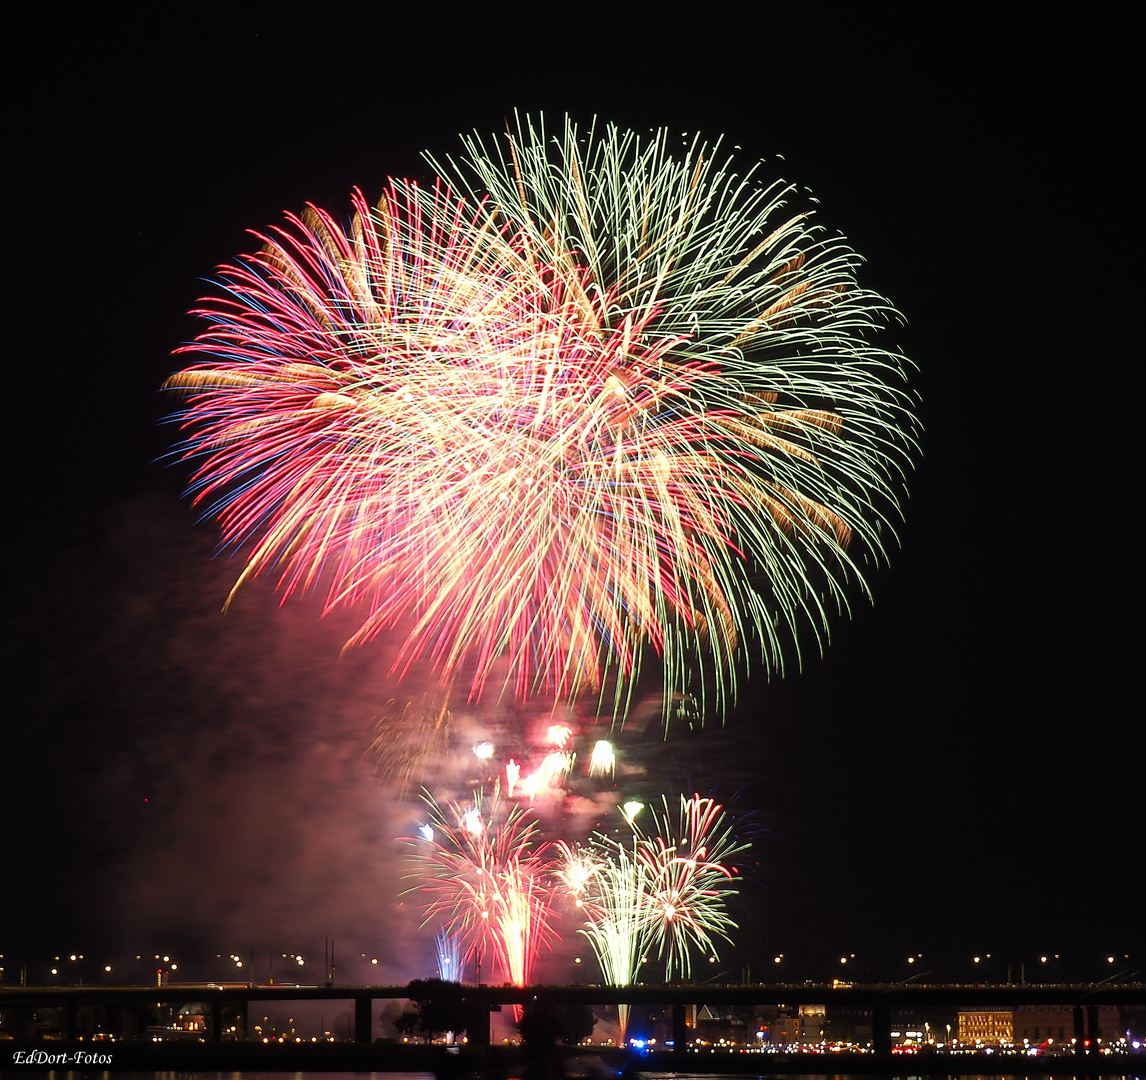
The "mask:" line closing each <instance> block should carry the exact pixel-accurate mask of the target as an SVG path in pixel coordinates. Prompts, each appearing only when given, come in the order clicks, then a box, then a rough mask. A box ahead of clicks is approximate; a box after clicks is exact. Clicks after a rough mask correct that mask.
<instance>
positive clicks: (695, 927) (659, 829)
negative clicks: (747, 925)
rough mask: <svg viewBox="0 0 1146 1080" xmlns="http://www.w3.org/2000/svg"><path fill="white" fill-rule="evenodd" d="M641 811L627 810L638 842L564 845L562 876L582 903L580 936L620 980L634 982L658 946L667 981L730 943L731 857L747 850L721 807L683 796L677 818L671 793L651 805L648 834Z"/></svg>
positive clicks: (597, 839)
mask: <svg viewBox="0 0 1146 1080" xmlns="http://www.w3.org/2000/svg"><path fill="white" fill-rule="evenodd" d="M641 809H643V804H641V803H627V804H625V807H624V808H623V809H622V813H623V816H624V817H625V820H626V821H627V822H628V824H629V826H630V827H631V828H632V830H633V837H632V843H631V845H630V844H627V843H625V842H623V841H620V840H617V839H615V838H613V837H611V836H607V835H605V834H603V833H597V834H595V835H594V836H593V837H592V838H591V841H590V844H589V846H588V848H583V847H575V846H573V847H571V846H570V845H568V844H564V843H562V844H561V845H559V850H560V853H561V863H560V869H559V871H558V876H559V878H560V880H561V881H562V882H563V883H564V885H565V886H566V888H567V889H568V891H569V893H570V895H571V896H573V898H574V900H575V902H576V903H577V906H578V907H580V908H582V910H583V912H584V915H585V919H586V925H585V926H584V927H583V928H582V929H581V930H580V933H581V934H583V935H584V936H585V937H586V938H587V939H588V940H589V943H590V945H591V946H592V948H593V952H594V953H595V955H596V957H597V962H598V963H599V964H600V966H601V974H602V976H603V977H604V979H605V981H606V982H608V983H610V984H611V985H613V986H626V985H629V984H631V983H634V982H636V980H637V975H638V973H639V971H640V968H641V965H642V964H643V963H645V962H646V960H647V959H648V957H649V956H650V955H651V954H652V953H653V952H654V951H655V953H656V955H657V957H658V959H661V960H663V961H664V963H665V975H666V978H668V979H670V980H671V979H672V978H673V977H674V976H675V975H677V974H680V975H684V976H687V975H688V973H689V970H690V959H689V955H690V951H691V950H692V949H703V950H704V951H705V952H706V953H710V954H714V952H715V943H716V940H717V939H724V940H728V939H729V936H728V931H729V930H731V929H732V928H733V926H734V924H733V922H732V920H731V918H730V917H729V915H728V912H727V903H728V900H729V899H730V898H731V897H732V896H733V895H735V893H736V891H737V888H736V880H735V876H736V875H735V870H734V869H733V868H732V867H731V866H730V865H729V862H730V860H731V859H733V858H734V857H735V856H736V855H737V854H738V853H740V852H741V851H743V850H744V847H743V845H741V844H740V843H739V842H738V841H737V840H736V839H735V837H734V836H733V833H732V829H731V826H730V825H729V824H728V822H727V819H726V818H725V816H724V814H723V810H722V808H721V806H720V805H719V804H717V803H716V802H714V801H713V800H712V799H705V798H701V797H700V796H699V795H694V796H693V797H692V798H691V799H686V798H685V797H684V796H681V797H680V803H679V806H678V807H677V809H676V813H675V815H674V814H673V813H671V812H670V809H669V803H668V801H667V800H665V801H664V803H663V809H661V810H657V809H656V808H650V811H651V815H652V829H651V830H650V831H649V832H648V833H647V834H646V833H644V832H642V831H641V830H640V829H639V828H638V827H637V824H636V818H637V815H638V814H639V813H640V810H641Z"/></svg>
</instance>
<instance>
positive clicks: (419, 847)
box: [406, 796, 553, 986]
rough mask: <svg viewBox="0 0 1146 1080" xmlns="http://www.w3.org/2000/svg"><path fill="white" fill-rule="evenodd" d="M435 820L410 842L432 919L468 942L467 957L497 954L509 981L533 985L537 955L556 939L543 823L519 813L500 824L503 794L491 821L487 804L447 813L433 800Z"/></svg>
mask: <svg viewBox="0 0 1146 1080" xmlns="http://www.w3.org/2000/svg"><path fill="white" fill-rule="evenodd" d="M427 803H428V805H429V808H430V821H429V822H428V823H427V825H425V826H423V828H422V830H420V835H419V837H417V838H408V839H407V841H406V842H407V844H408V845H409V846H410V849H411V859H412V863H413V873H412V874H411V876H412V877H415V878H417V879H418V880H419V882H420V884H419V885H417V886H415V889H414V890H411V891H417V892H418V893H420V894H423V896H424V904H423V906H424V910H425V915H426V921H427V922H428V921H430V920H431V919H434V918H440V919H442V920H443V921H444V923H445V925H446V932H447V933H448V934H451V935H456V936H457V938H458V939H459V940H460V941H462V942H464V943H465V948H466V959H469V958H470V957H473V956H477V957H479V958H480V957H482V956H485V955H492V956H493V958H494V960H495V962H496V963H497V965H498V967H499V968H500V969H501V971H502V972H503V974H504V976H505V978H506V980H507V981H508V982H510V983H512V984H513V985H514V986H526V985H527V984H528V983H529V979H530V975H531V973H532V970H533V964H534V961H535V960H536V958H537V955H538V952H539V951H540V950H541V949H542V948H543V947H545V946H547V945H548V944H549V943H550V941H551V940H552V937H553V930H552V927H551V920H552V915H553V909H552V906H551V903H550V893H551V889H550V886H549V877H550V874H551V870H552V865H551V862H550V860H549V857H548V848H547V845H545V844H540V843H538V841H537V823H536V821H535V820H534V819H532V818H530V817H529V816H528V815H527V814H526V812H525V811H524V810H522V809H521V808H520V807H514V808H512V809H511V810H510V811H509V813H508V815H507V816H506V817H505V820H504V821H502V822H501V823H500V824H499V823H498V822H497V820H496V819H497V817H498V813H499V810H498V800H497V798H496V796H495V797H494V799H493V800H492V805H491V807H490V819H489V820H487V819H486V818H485V817H484V816H483V814H482V811H481V799H480V797H475V799H474V801H473V802H472V803H468V804H461V803H453V802H451V803H447V804H446V805H445V807H440V806H439V805H438V804H437V803H436V802H434V801H433V800H432V799H427Z"/></svg>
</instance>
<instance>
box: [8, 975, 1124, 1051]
mask: <svg viewBox="0 0 1146 1080" xmlns="http://www.w3.org/2000/svg"><path fill="white" fill-rule="evenodd" d="M421 985H422V986H423V987H425V986H426V984H421ZM430 985H431V986H433V984H430ZM435 992H436V993H439V994H441V995H442V996H443V997H446V996H448V1000H449V1003H450V1004H452V1005H454V1006H456V1007H459V1008H460V1010H461V1012H462V1015H464V1017H465V1018H466V1022H465V1025H464V1030H465V1031H466V1033H467V1039H468V1043H467V1045H468V1048H469V1049H470V1050H471V1051H476V1052H479V1053H480V1052H482V1051H483V1050H486V1049H488V1047H489V1038H490V1034H489V1033H490V1023H489V1019H490V1015H489V1014H490V1012H491V1011H499V1010H500V1009H501V1008H502V1007H504V1006H507V1005H510V1006H511V1005H521V1004H526V1003H528V1002H531V1001H533V1000H536V999H543V1000H545V1001H546V1002H547V1003H548V1004H550V1005H555V1006H560V1005H590V1006H593V1005H618V1004H627V1005H649V1006H656V1007H660V1008H663V1009H665V1010H666V1011H671V1015H672V1031H673V1042H674V1046H675V1052H676V1053H683V1052H685V1049H686V1044H687V1042H688V1031H687V1027H686V1016H687V1010H688V1008H689V1007H690V1006H699V1005H707V1006H721V1005H724V1006H739V1007H742V1008H756V1007H759V1006H799V1005H824V1006H825V1007H826V1008H828V1009H841V1010H842V1009H848V1010H856V1011H862V1012H866V1013H867V1014H868V1015H870V1017H871V1026H872V1050H873V1051H874V1053H875V1054H876V1055H877V1056H883V1055H888V1054H890V1053H891V1048H892V1037H891V1030H892V1016H893V1014H894V1012H895V1011H896V1010H905V1009H924V1008H928V1007H945V1008H955V1009H975V1010H979V1009H1008V1008H1015V1007H1017V1006H1028V1005H1055V1006H1060V1007H1063V1006H1067V1007H1070V1008H1071V1009H1073V1018H1074V1032H1073V1034H1074V1037H1075V1039H1076V1040H1077V1043H1078V1044H1079V1045H1082V1044H1083V1043H1084V1041H1087V1042H1089V1043H1090V1045H1097V1040H1098V1033H1099V1026H1098V1011H1099V1008H1100V1007H1101V1006H1103V1005H1115V1006H1119V1007H1135V1006H1146V985H1144V984H1141V983H1135V984H1125V983H1121V984H1115V983H1087V984H1069V985H1063V984H1038V985H1017V984H1002V985H997V984H993V985H982V984H970V985H963V984H956V985H951V984H943V985H916V984H902V983H899V984H876V985H843V984H811V983H799V984H787V983H756V984H749V985H712V984H705V985H688V986H684V985H667V986H656V985H644V984H639V985H635V986H600V985H592V986H590V985H573V986H527V987H518V986H487V985H481V986H466V985H463V984H458V983H442V984H438V986H437V989H436V991H435ZM410 996H411V989H410V987H409V986H299V985H289V984H287V985H282V984H278V985H258V984H254V983H183V984H180V983H172V984H165V985H162V986H83V987H59V986H50V987H48V986H40V987H35V986H29V987H23V986H20V987H15V986H8V987H2V986H0V1013H3V1014H5V1016H6V1019H7V1020H8V1025H7V1026H8V1030H10V1031H13V1032H14V1033H15V1034H16V1035H17V1038H22V1039H28V1038H31V1037H32V1035H33V1024H32V1023H31V1018H32V1017H34V1015H35V1013H36V1011H37V1010H40V1009H46V1008H51V1009H58V1010H60V1016H61V1021H60V1035H61V1037H62V1038H63V1039H64V1040H69V1039H72V1038H74V1037H75V1036H76V1035H77V1033H78V1027H77V1015H78V1013H79V1010H80V1009H81V1008H82V1007H84V1006H100V1007H102V1008H103V1010H105V1013H106V1015H107V1016H109V1017H113V1016H115V1015H116V1011H117V1010H123V1009H125V1008H130V1006H132V1005H147V1006H161V1007H162V1006H168V1007H170V1008H172V1009H174V1010H178V1009H180V1008H183V1007H185V1006H186V1005H189V1004H197V1005H199V1006H201V1008H202V1010H203V1015H204V1017H205V1021H206V1030H205V1032H204V1033H203V1035H204V1038H205V1039H206V1040H207V1041H209V1042H216V1043H217V1042H221V1041H223V1040H224V1039H236V1040H244V1039H246V1038H247V1022H246V1018H247V1015H248V1012H249V1010H250V1007H251V1005H252V1003H254V1002H260V1003H262V1002H296V1001H308V1002H325V1001H331V1002H335V1001H338V1002H353V1009H354V1041H355V1042H356V1043H360V1044H361V1043H370V1042H371V1041H372V1039H373V1038H374V1032H373V1014H374V1004H375V1002H377V1001H380V1000H405V999H408V998H409V997H410Z"/></svg>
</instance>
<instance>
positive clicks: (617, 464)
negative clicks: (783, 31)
mask: <svg viewBox="0 0 1146 1080" xmlns="http://www.w3.org/2000/svg"><path fill="white" fill-rule="evenodd" d="M442 171H443V172H450V173H452V174H453V175H454V176H455V177H456V178H457V182H458V184H459V188H458V190H460V191H462V192H463V194H462V195H460V196H455V195H452V194H450V193H449V191H447V190H446V189H443V188H437V189H435V190H434V191H425V190H419V189H418V188H416V187H414V186H412V185H406V184H401V183H392V185H391V187H390V188H389V189H388V190H387V192H386V194H385V195H384V196H383V198H382V200H381V201H380V202H379V204H378V205H377V206H376V207H370V206H368V205H367V204H366V202H365V200H364V199H363V198H362V196H361V195H360V194H358V193H355V195H354V197H353V202H354V215H353V218H352V221H351V223H350V225H349V228H346V229H343V228H341V227H340V226H339V225H338V224H337V223H336V222H335V221H334V220H333V219H332V218H331V217H330V216H328V215H327V214H325V213H323V212H322V211H320V210H318V209H316V208H311V209H309V210H308V211H307V213H306V214H304V215H303V216H302V217H301V218H295V217H291V218H288V224H287V226H286V227H285V228H281V229H277V230H273V231H271V232H270V233H268V234H266V235H263V236H260V237H259V239H260V240H261V241H262V242H263V247H262V250H261V251H259V252H258V253H256V254H254V255H251V256H249V257H248V258H247V259H246V260H245V261H244V262H243V263H241V264H240V265H238V266H232V267H224V268H222V270H221V271H220V276H221V279H222V283H223V285H224V288H225V289H226V292H227V296H226V297H225V298H223V299H216V300H213V301H210V302H207V303H205V306H203V307H202V308H201V309H200V310H199V311H198V312H197V314H199V315H201V316H202V317H203V318H205V319H206V320H207V322H208V324H209V326H208V329H207V330H206V331H205V332H204V333H203V334H202V335H201V336H200V337H199V338H198V339H197V340H196V341H195V342H193V343H192V344H190V345H188V346H186V347H185V349H184V350H183V351H184V352H186V353H189V354H191V355H194V356H196V357H198V358H199V359H198V361H197V362H196V363H194V364H193V365H192V366H191V367H189V368H188V369H187V370H185V371H183V372H181V373H179V374H177V375H175V376H173V377H172V379H171V380H169V383H168V386H169V387H170V388H172V389H178V390H181V391H185V392H188V393H189V394H190V402H189V405H188V407H187V409H186V411H185V413H184V420H185V424H186V426H187V429H188V441H187V453H188V455H189V456H191V457H194V458H196V459H198V461H199V464H198V468H197V472H196V474H195V479H194V481H193V487H194V489H195V492H196V497H197V499H201V500H206V501H207V503H208V504H209V505H210V506H211V508H212V510H213V512H214V513H215V514H216V515H217V516H218V518H219V520H220V522H221V525H222V531H223V538H224V542H225V543H226V544H228V545H231V546H239V545H243V544H248V543H249V544H250V545H251V546H250V548H249V552H248V554H247V564H246V567H245V569H244V570H243V572H242V574H241V575H240V578H239V582H238V583H237V584H236V588H238V587H239V585H240V584H241V583H242V581H244V580H245V579H247V578H248V577H250V576H251V575H254V574H258V573H262V572H274V573H276V574H277V575H278V577H279V584H280V587H281V588H282V590H283V591H284V593H287V594H289V593H290V592H292V591H294V590H298V589H306V588H313V587H318V586H319V585H320V583H321V586H322V588H324V589H325V591H326V602H327V605H328V607H334V606H337V605H341V604H351V603H353V604H359V605H362V606H363V609H364V612H365V614H364V618H363V622H362V624H361V627H360V629H359V630H358V632H357V633H356V634H355V636H354V638H353V639H352V641H365V640H368V639H370V638H371V637H373V636H375V635H377V634H379V633H381V632H383V631H387V630H395V629H396V630H398V631H399V634H400V638H399V640H400V642H401V644H400V646H399V648H398V653H397V660H396V662H395V667H396V670H398V671H399V672H402V671H405V670H406V668H407V667H408V666H409V665H410V664H411V663H413V662H414V661H416V660H418V659H428V660H429V661H430V662H431V663H432V664H433V665H434V666H435V669H436V670H437V672H438V674H439V676H440V677H441V679H442V680H443V682H445V683H451V684H452V682H453V680H455V679H457V678H458V677H459V675H460V674H461V673H462V672H463V670H464V671H465V679H466V680H467V681H468V687H469V689H468V694H469V697H470V698H471V699H473V698H476V697H478V696H480V695H481V694H482V692H483V691H484V690H485V689H486V688H487V684H488V683H489V682H490V681H491V680H493V681H494V682H495V683H497V684H499V687H500V685H501V684H505V683H508V684H510V685H512V687H513V690H514V692H515V693H516V694H517V695H518V696H520V697H526V696H528V695H530V694H533V693H545V694H549V695H552V696H553V697H554V698H566V699H571V698H574V697H576V696H577V695H578V694H579V693H582V692H584V691H585V690H587V689H590V688H592V689H603V688H604V687H606V685H607V682H606V674H607V673H608V672H609V671H610V670H612V671H613V672H615V674H616V675H617V678H616V679H615V680H614V681H613V688H614V689H613V694H614V698H613V708H614V710H615V711H616V712H617V713H618V714H622V715H623V713H624V711H625V709H626V707H627V695H628V694H629V693H630V691H631V687H632V685H633V682H634V679H635V675H636V673H637V670H638V667H639V663H640V658H641V653H642V650H643V648H644V646H646V645H649V646H651V647H652V649H653V650H654V651H655V652H656V653H658V654H659V655H660V656H661V657H662V658H663V661H664V665H663V667H664V678H665V683H666V688H668V689H673V688H678V689H679V688H681V687H682V686H683V685H684V684H685V682H686V681H687V678H688V676H689V673H690V672H693V671H695V670H702V671H703V670H705V666H704V665H703V664H702V665H700V667H699V669H698V666H697V664H696V660H697V657H710V658H712V659H714V661H715V662H714V663H713V664H712V665H711V669H710V672H709V674H706V676H705V678H706V679H707V680H708V683H709V698H710V700H711V701H712V702H713V704H715V705H716V707H717V708H720V707H723V706H724V704H726V702H727V699H728V697H729V696H730V693H731V692H732V689H733V685H734V680H733V677H732V676H733V672H734V670H735V668H734V665H733V664H732V662H731V658H732V656H733V654H734V652H736V650H737V647H738V644H739V643H740V642H741V641H742V640H751V641H753V642H755V651H757V652H758V653H759V655H760V656H761V657H762V660H763V663H764V665H765V667H766V668H767V669H769V670H779V669H780V667H781V665H782V659H783V657H782V648H783V646H784V643H785V642H787V641H789V640H793V639H797V640H798V638H797V634H798V632H800V631H801V630H806V629H807V626H804V625H802V624H808V625H810V626H811V628H812V633H813V636H814V637H815V638H816V639H817V640H819V641H822V640H823V639H824V638H825V636H826V634H827V629H828V617H829V613H830V609H832V608H842V607H846V595H845V587H846V586H847V585H848V583H849V582H850V581H858V582H859V587H860V588H861V589H863V588H864V586H863V583H862V582H863V578H862V575H861V567H862V566H863V565H864V563H865V562H871V561H878V559H880V558H881V557H882V554H883V550H884V545H883V537H884V535H885V533H886V532H887V530H888V526H889V523H890V522H891V520H893V518H894V517H895V515H896V514H897V502H896V500H897V497H898V494H899V491H900V485H901V480H902V471H903V469H904V467H905V466H906V463H907V459H908V455H909V451H910V450H911V448H912V433H913V431H914V419H913V416H912V412H911V407H910V401H909V399H908V398H907V396H906V394H905V392H904V389H903V385H902V384H903V377H904V369H905V362H904V361H903V360H902V358H901V357H899V356H898V355H896V354H894V353H891V352H888V351H886V350H883V349H881V348H879V347H877V346H875V345H873V344H871V343H870V342H869V340H868V339H869V337H870V336H871V335H872V333H873V332H874V331H875V330H877V329H878V328H879V327H880V325H881V324H882V323H883V322H885V321H886V320H887V318H888V317H889V316H891V315H892V314H893V312H892V310H891V309H890V307H889V306H888V305H887V303H886V302H885V301H884V300H883V299H882V298H881V297H879V296H877V295H875V294H873V293H871V292H869V291H866V290H864V289H862V288H860V287H859V286H858V285H857V283H856V278H855V271H856V269H857V266H858V263H859V258H858V256H857V255H856V254H855V253H854V252H852V251H851V249H850V248H848V247H847V246H846V245H845V244H844V243H843V242H842V241H840V240H833V239H830V238H827V237H826V236H825V235H824V234H823V233H822V232H821V231H820V230H818V229H817V228H816V227H815V226H813V225H812V224H811V221H810V216H809V214H807V213H791V212H790V211H789V209H788V208H787V205H786V203H787V201H788V200H789V199H790V198H791V196H792V189H791V188H789V187H786V186H784V185H782V184H774V185H771V186H767V185H763V184H761V183H760V182H759V181H758V180H757V178H756V175H755V172H754V171H753V170H750V171H749V173H748V174H747V175H744V176H737V175H734V174H733V173H732V172H731V166H730V164H729V162H728V161H727V160H724V159H722V158H721V157H720V156H719V154H718V148H717V147H707V146H705V145H703V144H701V143H700V142H694V143H693V144H692V145H691V146H690V147H688V148H687V149H686V151H685V152H684V153H683V154H682V155H681V156H673V154H671V153H670V151H669V149H668V140H667V137H666V136H665V135H664V134H663V133H662V134H661V135H658V136H654V137H652V138H650V139H648V140H645V141H641V140H640V139H638V138H637V137H636V136H634V135H632V134H629V133H625V132H620V131H617V130H616V129H613V128H609V129H606V130H605V131H604V132H602V133H597V132H596V131H593V130H591V131H589V132H588V133H586V134H582V133H580V132H578V130H577V129H576V128H575V127H574V126H573V125H571V124H568V123H567V124H566V125H565V127H564V129H563V131H562V132H561V133H560V134H559V135H558V136H557V137H556V138H553V139H549V138H547V137H546V135H545V132H544V130H543V127H542V126H541V125H540V123H537V124H530V123H529V122H525V123H522V124H519V126H518V128H517V130H516V131H515V132H513V133H511V134H509V135H507V136H506V138H505V139H504V140H502V141H500V142H496V143H491V144H489V145H487V144H486V143H484V142H483V141H482V140H481V139H478V138H476V137H475V138H472V139H470V140H468V141H467V142H466V155H465V157H464V159H463V161H462V162H461V163H460V164H458V165H455V164H454V163H452V162H451V163H449V165H448V167H447V168H446V169H443V170H442ZM857 553H858V554H857ZM669 698H670V695H669V694H666V695H665V700H666V702H667V701H668V700H669Z"/></svg>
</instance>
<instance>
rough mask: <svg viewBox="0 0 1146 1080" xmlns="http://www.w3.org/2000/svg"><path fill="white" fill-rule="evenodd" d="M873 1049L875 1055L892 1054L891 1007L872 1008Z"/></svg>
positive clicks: (878, 1006) (875, 1006) (877, 1006)
mask: <svg viewBox="0 0 1146 1080" xmlns="http://www.w3.org/2000/svg"><path fill="white" fill-rule="evenodd" d="M871 1049H872V1053H873V1054H890V1053H891V1006H890V1005H883V1004H880V1005H873V1006H872V1007H871Z"/></svg>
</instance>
